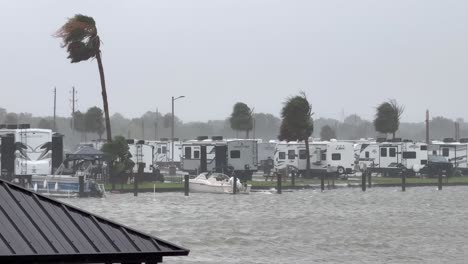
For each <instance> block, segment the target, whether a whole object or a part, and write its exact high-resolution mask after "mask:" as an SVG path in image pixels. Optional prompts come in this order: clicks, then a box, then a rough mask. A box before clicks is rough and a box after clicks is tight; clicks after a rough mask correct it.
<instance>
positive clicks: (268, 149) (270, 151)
mask: <svg viewBox="0 0 468 264" xmlns="http://www.w3.org/2000/svg"><path fill="white" fill-rule="evenodd" d="M276 144H277V142H276V141H269V142H261V141H258V142H257V152H258V157H257V165H258V167H259V169H260V168H261V167H262V168H263V166H264V165H265V164H266V162H267V160H268V159H269V158H270V159H271V160H273V158H274V157H275V149H276Z"/></svg>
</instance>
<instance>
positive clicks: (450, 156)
mask: <svg viewBox="0 0 468 264" xmlns="http://www.w3.org/2000/svg"><path fill="white" fill-rule="evenodd" d="M428 155H432V156H440V157H444V158H445V159H447V161H449V162H450V163H452V164H453V167H454V168H458V169H460V170H461V171H462V172H464V173H466V172H467V171H468V163H467V155H468V143H465V142H462V143H460V142H441V141H433V142H432V143H431V144H430V145H429V147H428Z"/></svg>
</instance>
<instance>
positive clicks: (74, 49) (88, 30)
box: [54, 14, 100, 63]
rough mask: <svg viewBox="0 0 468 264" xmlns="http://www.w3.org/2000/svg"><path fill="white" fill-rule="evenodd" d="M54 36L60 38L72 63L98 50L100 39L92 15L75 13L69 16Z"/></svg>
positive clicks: (91, 56) (88, 57)
mask: <svg viewBox="0 0 468 264" xmlns="http://www.w3.org/2000/svg"><path fill="white" fill-rule="evenodd" d="M54 36H55V37H57V38H61V39H62V41H63V43H62V47H64V48H65V47H66V48H67V51H68V54H69V55H68V58H69V59H70V60H71V62H72V63H75V62H80V61H83V60H88V59H90V58H93V57H95V56H96V53H97V52H99V46H100V40H99V36H98V35H97V29H96V22H95V21H94V19H93V18H92V17H89V16H85V15H81V14H77V15H75V16H74V17H72V18H69V19H68V21H67V22H66V23H65V24H64V25H63V26H62V27H61V28H60V29H59V30H57V32H56V33H55V35H54Z"/></svg>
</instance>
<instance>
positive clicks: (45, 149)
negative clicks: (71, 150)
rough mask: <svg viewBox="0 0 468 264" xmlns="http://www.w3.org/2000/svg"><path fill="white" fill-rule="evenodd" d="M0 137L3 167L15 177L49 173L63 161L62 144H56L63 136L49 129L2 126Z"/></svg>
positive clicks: (27, 126)
mask: <svg viewBox="0 0 468 264" xmlns="http://www.w3.org/2000/svg"><path fill="white" fill-rule="evenodd" d="M0 136H1V137H2V140H1V142H2V143H1V145H2V152H1V153H2V155H1V159H0V160H1V169H2V171H4V172H7V173H9V174H10V175H12V176H13V175H17V176H21V175H49V174H52V173H53V168H54V167H55V168H57V167H58V166H60V163H61V162H62V160H63V144H62V143H60V144H56V142H58V141H59V140H58V138H60V141H61V136H59V135H58V134H57V136H55V135H54V132H52V130H50V129H38V128H29V125H19V126H16V128H10V129H5V128H2V129H0ZM57 163H58V164H57Z"/></svg>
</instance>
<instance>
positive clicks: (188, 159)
mask: <svg viewBox="0 0 468 264" xmlns="http://www.w3.org/2000/svg"><path fill="white" fill-rule="evenodd" d="M217 146H218V150H217V148H216V147H217ZM223 147H224V148H226V141H225V140H222V138H220V139H216V138H215V139H207V138H206V137H199V139H198V140H188V141H185V142H183V143H182V144H181V149H182V155H181V158H180V159H181V161H180V166H181V168H182V170H183V171H186V172H189V173H191V174H198V173H199V172H205V171H212V170H216V168H223V167H224V166H225V165H226V162H224V163H223V162H222V160H221V158H222V155H218V159H216V151H219V150H220V149H221V148H223ZM174 148H175V147H174ZM223 165H224V166H223Z"/></svg>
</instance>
